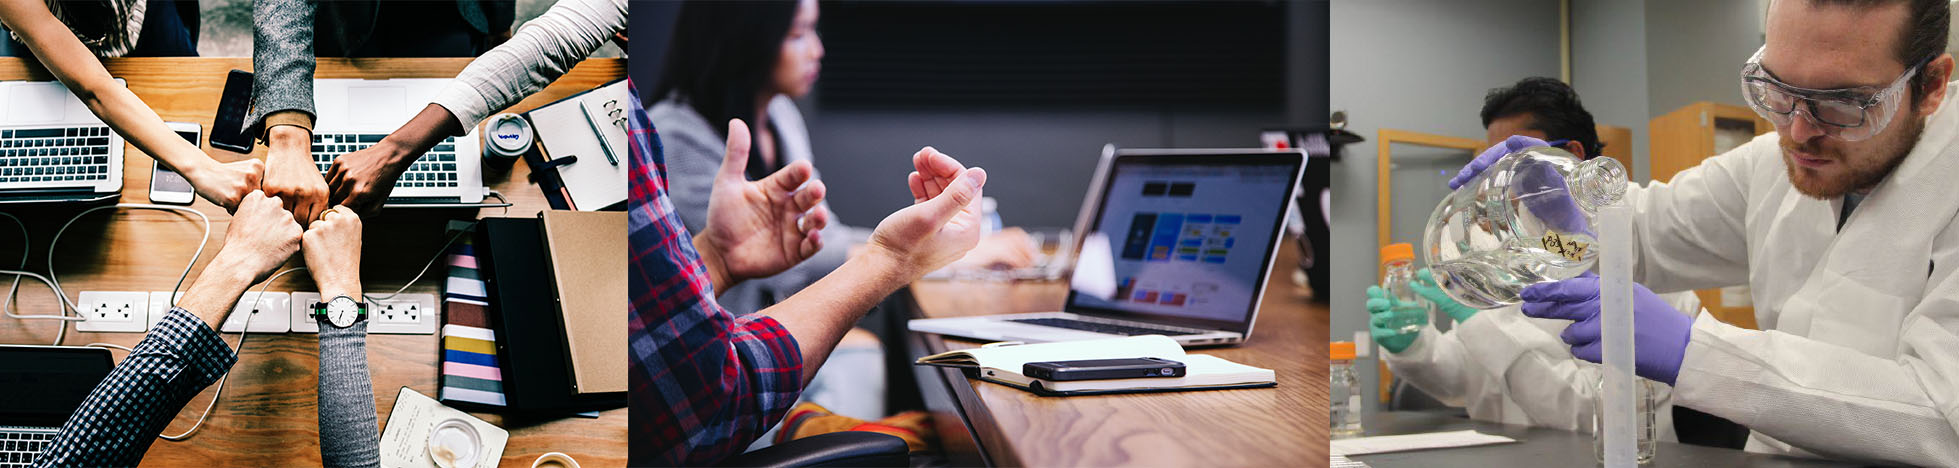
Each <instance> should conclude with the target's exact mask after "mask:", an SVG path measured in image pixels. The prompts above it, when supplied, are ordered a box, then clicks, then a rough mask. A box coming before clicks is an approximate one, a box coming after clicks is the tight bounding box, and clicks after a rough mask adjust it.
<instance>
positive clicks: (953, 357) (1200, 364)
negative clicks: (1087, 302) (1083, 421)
mask: <svg viewBox="0 0 1959 468" xmlns="http://www.w3.org/2000/svg"><path fill="white" fill-rule="evenodd" d="M1144 357H1153V358H1160V359H1169V360H1172V361H1177V362H1182V363H1184V376H1183V377H1175V378H1139V379H1109V380H1076V381H1062V382H1057V381H1052V380H1044V379H1036V378H1031V377H1028V376H1026V375H1024V374H1021V372H1020V371H1021V368H1022V366H1024V365H1026V364H1027V363H1030V362H1042V361H1075V360H1083V359H1124V358H1144ZM918 363H919V364H925V365H932V366H942V367H959V368H970V369H974V370H975V372H976V373H978V377H979V378H980V380H985V381H988V382H993V383H997V384H1001V385H1006V386H1009V387H1014V388H1018V389H1021V390H1026V391H1029V392H1033V393H1035V394H1038V395H1044V396H1071V395H1096V394H1106V393H1134V392H1171V391H1186V390H1215V389H1228V388H1258V387H1271V386H1274V385H1278V380H1277V377H1276V375H1275V374H1274V373H1273V372H1272V370H1271V369H1264V368H1258V367H1252V366H1247V365H1244V364H1239V363H1235V362H1231V361H1228V360H1225V359H1224V358H1220V357H1217V356H1211V355H1206V354H1185V353H1184V348H1183V346H1180V345H1178V344H1177V341H1176V340H1172V339H1170V338H1169V337H1166V336H1163V335H1143V336H1130V337H1123V338H1110V339H1102V340H1083V341H1061V342H1054V343H1041V344H1021V345H988V346H986V347H981V348H973V349H964V350H959V351H947V352H943V353H939V354H934V355H931V356H926V357H922V358H918Z"/></svg>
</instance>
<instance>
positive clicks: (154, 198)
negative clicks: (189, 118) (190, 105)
mask: <svg viewBox="0 0 1959 468" xmlns="http://www.w3.org/2000/svg"><path fill="white" fill-rule="evenodd" d="M164 125H166V126H168V127H170V131H172V132H176V134H177V136H180V137H183V138H184V140H185V141H189V142H190V145H191V146H197V140H198V138H199V137H201V136H202V135H200V133H202V131H201V130H202V129H201V128H200V127H198V125H197V124H196V123H193V122H164ZM196 199H197V189H196V188H195V187H192V186H191V185H190V180H189V179H185V178H184V175H183V174H179V173H177V171H175V170H172V169H170V166H169V165H167V164H164V163H163V160H161V159H156V158H154V157H152V158H150V202H151V203H162V204H168V205H189V204H190V203H191V201H193V200H196Z"/></svg>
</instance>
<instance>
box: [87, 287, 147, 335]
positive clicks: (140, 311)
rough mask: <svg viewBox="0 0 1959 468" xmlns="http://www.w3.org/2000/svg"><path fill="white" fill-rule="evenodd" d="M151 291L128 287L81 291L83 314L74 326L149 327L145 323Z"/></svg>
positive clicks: (103, 328) (117, 329)
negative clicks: (126, 289) (133, 289)
mask: <svg viewBox="0 0 1959 468" xmlns="http://www.w3.org/2000/svg"><path fill="white" fill-rule="evenodd" d="M149 304H150V295H149V294H145V293H141V292H127V291H82V296H81V303H80V304H76V307H79V308H81V314H82V318H84V319H86V320H83V321H80V322H76V323H75V330H78V331H85V332H128V333H143V332H146V331H150V325H149V323H148V318H149V309H150V305H149Z"/></svg>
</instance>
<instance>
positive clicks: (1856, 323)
mask: <svg viewBox="0 0 1959 468" xmlns="http://www.w3.org/2000/svg"><path fill="white" fill-rule="evenodd" d="M1949 9H1950V6H1949V5H1948V4H1947V3H1946V0H1777V1H1775V2H1774V3H1772V4H1771V5H1770V6H1769V10H1768V15H1767V17H1766V20H1767V28H1766V33H1767V34H1766V44H1765V45H1764V46H1763V47H1762V49H1761V50H1760V51H1758V52H1757V53H1756V54H1755V55H1754V56H1753V57H1751V58H1749V60H1748V61H1747V62H1745V64H1744V65H1743V66H1742V69H1741V76H1740V79H1741V84H1742V89H1743V92H1744V95H1745V97H1746V99H1747V101H1748V103H1749V105H1750V106H1751V107H1753V108H1754V109H1755V111H1756V112H1757V113H1759V114H1760V115H1762V117H1764V118H1766V119H1768V120H1770V121H1771V122H1773V123H1774V124H1775V126H1776V132H1774V133H1770V134H1766V135H1762V136H1761V137H1758V138H1756V139H1755V140H1753V141H1751V142H1749V143H1747V144H1745V145H1742V146H1741V147H1738V148H1736V149H1734V150H1733V151H1729V152H1727V153H1724V154H1720V155H1717V156H1714V157H1712V158H1709V159H1708V160H1707V161H1705V162H1703V163H1702V164H1701V165H1700V166H1698V167H1694V168H1692V169H1688V170H1686V171H1683V172H1681V173H1679V174H1678V175H1675V176H1674V178H1673V180H1672V181H1671V182H1670V183H1651V184H1648V185H1647V186H1645V187H1636V188H1634V189H1632V190H1630V191H1629V193H1628V202H1629V203H1630V204H1631V206H1632V207H1633V209H1634V215H1633V216H1634V218H1633V236H1634V246H1635V248H1634V251H1633V252H1632V253H1633V254H1634V256H1635V263H1634V267H1633V279H1634V280H1635V281H1637V282H1638V283H1639V284H1638V285H1635V286H1634V288H1633V289H1634V291H1633V298H1632V301H1633V309H1634V310H1633V314H1634V323H1635V326H1634V334H1635V336H1634V340H1635V342H1636V345H1635V347H1636V354H1637V356H1636V359H1635V371H1636V372H1637V373H1638V374H1639V375H1640V376H1642V377H1646V378H1648V379H1652V380H1655V381H1659V382H1663V383H1667V384H1670V385H1673V386H1674V390H1673V402H1674V404H1675V405H1679V406H1684V407H1689V408H1694V409H1697V410H1700V411H1704V412H1707V413H1709V414H1713V415H1715V416H1720V417H1723V418H1727V419H1729V420H1732V421H1734V422H1736V423H1740V424H1742V425H1744V426H1748V428H1749V429H1751V430H1752V431H1753V432H1752V434H1750V437H1749V441H1748V445H1747V447H1748V449H1750V450H1752V451H1763V452H1774V453H1793V454H1808V455H1821V456H1827V457H1835V458H1843V459H1850V460H1857V461H1866V462H1885V463H1903V464H1913V465H1950V464H1952V463H1953V461H1954V460H1959V430H1955V423H1956V422H1959V217H1955V213H1956V212H1959V209H1955V208H1959V190H1955V188H1956V187H1954V185H1953V184H1954V182H1953V181H1955V180H1959V154H1954V153H1959V147H1955V146H1959V141H1955V140H1956V139H1959V111H1954V110H1952V109H1948V108H1945V107H1944V106H1941V105H1940V104H1941V103H1942V102H1943V101H1944V99H1945V96H1946V90H1947V89H1948V83H1947V82H1946V80H1948V79H1950V78H1951V73H1952V66H1953V58H1952V56H1951V55H1948V54H1947V53H1946V52H1945V45H1946V33H1947V30H1948V28H1949V26H1948V22H1949V21H1950V19H1951V13H1950V11H1949ZM1516 140H1518V138H1512V139H1511V140H1509V141H1506V142H1505V144H1504V145H1498V146H1499V147H1498V148H1492V151H1489V152H1486V153H1485V156H1481V157H1478V158H1477V160H1476V161H1474V162H1472V163H1470V165H1469V167H1465V168H1464V170H1463V172H1462V173H1461V174H1459V175H1458V176H1457V179H1456V180H1454V181H1452V182H1451V183H1452V185H1455V184H1460V183H1462V182H1463V181H1466V180H1468V179H1469V178H1470V177H1471V176H1473V175H1474V174H1475V173H1477V172H1479V171H1481V170H1482V169H1483V168H1486V167H1488V166H1489V164H1490V163H1492V162H1494V161H1495V159H1496V158H1497V157H1500V156H1501V155H1502V154H1504V153H1507V152H1508V151H1503V149H1515V148H1513V146H1516V145H1515V143H1516ZM1740 284H1746V285H1748V286H1749V287H1750V290H1751V292H1752V293H1753V295H1754V303H1755V306H1756V308H1755V315H1756V321H1757V323H1759V324H1760V325H1761V327H1762V329H1761V330H1749V329H1742V328H1739V327H1735V326H1731V325H1728V324H1725V323H1721V322H1720V321H1718V320H1716V319H1715V318H1714V317H1712V316H1711V315H1708V314H1697V315H1696V316H1689V315H1683V314H1681V313H1679V312H1677V311H1675V310H1674V309H1673V307H1672V306H1669V305H1668V304H1667V303H1666V301H1663V300H1660V299H1659V297H1658V296H1656V295H1654V293H1653V291H1662V292H1670V291H1684V290H1690V289H1701V288H1713V287H1722V286H1730V285H1740ZM1649 288H1650V289H1649ZM1523 299H1524V301H1525V304H1524V305H1523V312H1524V314H1525V315H1528V316H1531V317H1538V318H1556V319H1565V320H1572V321H1574V323H1572V324H1571V325H1570V326H1569V327H1567V328H1566V329H1565V331H1564V332H1563V333H1562V334H1561V335H1560V337H1561V338H1562V339H1563V340H1564V341H1565V342H1566V343H1567V344H1570V345H1571V346H1572V354H1573V355H1576V356H1578V357H1580V358H1582V359H1586V360H1589V361H1593V362H1597V361H1598V359H1599V352H1600V351H1599V334H1600V333H1599V318H1598V310H1599V300H1598V280H1597V278H1595V277H1590V276H1587V277H1582V278H1576V279H1571V280H1565V281H1560V282H1555V283H1545V284H1539V285H1534V286H1532V287H1530V288H1527V289H1525V290H1524V291H1523ZM1690 317H1692V318H1690Z"/></svg>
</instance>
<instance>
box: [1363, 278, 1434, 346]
mask: <svg viewBox="0 0 1959 468" xmlns="http://www.w3.org/2000/svg"><path fill="white" fill-rule="evenodd" d="M1424 312H1425V311H1424V310H1423V309H1420V308H1414V307H1403V308H1401V311H1400V313H1405V314H1411V315H1410V316H1409V317H1408V318H1414V319H1416V320H1418V321H1420V322H1421V324H1423V325H1427V324H1428V314H1426V313H1424ZM1396 313H1397V312H1396V311H1395V300H1394V298H1391V297H1388V292H1387V290H1384V289H1381V287H1380V286H1368V287H1367V315H1368V316H1369V318H1368V320H1367V331H1368V332H1369V333H1371V334H1373V335H1374V342H1376V343H1380V344H1381V347H1382V348H1387V350H1388V352H1390V353H1400V352H1401V350H1404V349H1408V345H1412V344H1415V338H1416V337H1419V336H1421V332H1420V331H1412V332H1406V333H1404V332H1402V331H1400V330H1396V329H1393V328H1389V327H1388V324H1389V323H1391V322H1393V321H1394V319H1395V318H1396V316H1395V314H1396Z"/></svg>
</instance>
